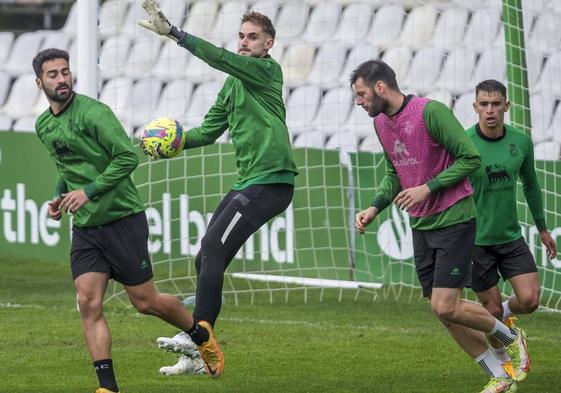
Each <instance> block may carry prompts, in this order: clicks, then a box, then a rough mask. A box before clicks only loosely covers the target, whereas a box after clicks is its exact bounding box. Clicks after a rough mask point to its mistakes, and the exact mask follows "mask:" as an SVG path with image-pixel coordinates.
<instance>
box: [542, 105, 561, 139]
mask: <svg viewBox="0 0 561 393" xmlns="http://www.w3.org/2000/svg"><path fill="white" fill-rule="evenodd" d="M559 124H561V105H559V104H558V105H557V109H556V110H555V113H554V114H553V116H552V119H551V123H550V125H549V128H548V129H547V130H546V131H545V134H546V135H547V136H550V137H551V138H552V139H553V140H554V141H557V142H561V131H560V130H559Z"/></svg>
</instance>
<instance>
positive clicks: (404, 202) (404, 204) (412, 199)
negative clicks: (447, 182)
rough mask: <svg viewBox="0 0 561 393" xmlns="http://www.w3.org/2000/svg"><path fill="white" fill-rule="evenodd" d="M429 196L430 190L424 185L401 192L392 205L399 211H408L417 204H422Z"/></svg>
mask: <svg viewBox="0 0 561 393" xmlns="http://www.w3.org/2000/svg"><path fill="white" fill-rule="evenodd" d="M429 195H430V189H429V187H428V186H427V185H426V184H423V185H421V186H417V187H411V188H407V189H405V190H403V191H401V192H400V193H399V194H397V196H396V197H395V199H394V200H393V201H394V203H395V204H396V205H397V206H398V207H399V208H400V209H401V210H405V211H409V210H410V209H411V208H412V207H413V206H415V205H416V204H417V203H420V202H423V201H424V200H425V199H427V198H428V196H429Z"/></svg>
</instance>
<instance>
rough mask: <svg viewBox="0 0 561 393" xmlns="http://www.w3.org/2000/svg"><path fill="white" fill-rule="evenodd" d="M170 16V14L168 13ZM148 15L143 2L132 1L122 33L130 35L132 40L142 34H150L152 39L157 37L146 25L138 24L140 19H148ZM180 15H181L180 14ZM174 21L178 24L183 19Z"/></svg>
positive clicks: (124, 20) (124, 18) (125, 17)
mask: <svg viewBox="0 0 561 393" xmlns="http://www.w3.org/2000/svg"><path fill="white" fill-rule="evenodd" d="M168 16H170V14H168ZM147 17H148V15H147V14H146V11H144V8H142V2H140V1H131V2H130V5H129V8H128V9H127V12H126V13H125V16H124V17H123V23H122V26H121V30H120V33H119V34H120V35H128V36H129V37H130V38H131V40H138V39H139V38H140V37H141V36H150V37H152V39H154V40H155V39H157V37H155V35H154V33H152V32H150V31H148V30H147V29H145V28H144V27H142V26H140V25H139V24H138V21H139V20H140V19H147ZM178 17H181V16H180V15H178ZM173 23H177V24H178V25H179V24H180V23H181V20H175V18H174V21H173Z"/></svg>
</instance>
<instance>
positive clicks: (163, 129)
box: [140, 117, 185, 159]
mask: <svg viewBox="0 0 561 393" xmlns="http://www.w3.org/2000/svg"><path fill="white" fill-rule="evenodd" d="M184 145H185V133H184V132H183V126H182V125H181V123H179V122H178V121H177V120H174V119H171V118H169V117H159V118H157V119H155V120H152V121H151V122H150V123H148V124H147V125H146V127H144V132H143V134H142V137H141V138H140V147H141V148H142V151H144V153H145V154H146V155H148V156H150V157H152V158H155V159H161V158H171V157H175V156H176V155H178V154H179V152H181V150H183V146H184Z"/></svg>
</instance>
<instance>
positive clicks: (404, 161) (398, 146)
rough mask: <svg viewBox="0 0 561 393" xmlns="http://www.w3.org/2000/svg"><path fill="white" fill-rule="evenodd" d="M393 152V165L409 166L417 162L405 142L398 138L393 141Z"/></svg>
mask: <svg viewBox="0 0 561 393" xmlns="http://www.w3.org/2000/svg"><path fill="white" fill-rule="evenodd" d="M393 153H394V155H395V156H396V160H395V161H394V162H393V165H394V166H409V165H416V164H418V163H419V162H418V161H417V159H416V158H415V157H411V155H410V154H409V152H408V151H407V148H406V147H405V144H404V143H403V142H402V141H400V140H396V141H395V142H394V144H393Z"/></svg>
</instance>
